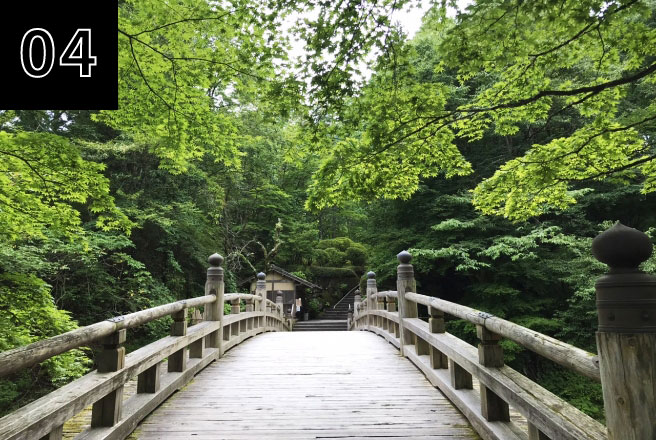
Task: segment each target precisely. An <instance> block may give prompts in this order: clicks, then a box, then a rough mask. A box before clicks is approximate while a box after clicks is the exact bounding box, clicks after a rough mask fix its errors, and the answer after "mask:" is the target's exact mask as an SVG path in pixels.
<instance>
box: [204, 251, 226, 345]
mask: <svg viewBox="0 0 656 440" xmlns="http://www.w3.org/2000/svg"><path fill="white" fill-rule="evenodd" d="M208 261H209V263H210V267H209V268H208V269H207V281H206V282H205V295H216V301H214V302H212V303H210V304H208V305H207V306H206V307H205V312H206V314H207V318H206V320H207V321H219V323H220V327H219V329H218V330H216V331H214V332H212V333H210V334H209V335H208V336H207V341H206V344H205V345H206V347H210V348H218V349H219V357H221V356H223V344H222V340H223V293H224V289H225V285H224V283H223V268H222V267H221V264H223V257H222V256H221V255H219V254H212V255H210V257H209V258H208Z"/></svg>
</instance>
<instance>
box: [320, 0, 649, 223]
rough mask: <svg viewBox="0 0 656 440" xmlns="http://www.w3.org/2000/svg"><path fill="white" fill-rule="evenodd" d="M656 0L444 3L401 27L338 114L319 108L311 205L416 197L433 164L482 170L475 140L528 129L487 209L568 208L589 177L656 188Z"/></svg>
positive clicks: (448, 171) (477, 193) (485, 201)
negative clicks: (416, 24) (411, 27)
mask: <svg viewBox="0 0 656 440" xmlns="http://www.w3.org/2000/svg"><path fill="white" fill-rule="evenodd" d="M655 10H656V7H655V4H654V2H653V1H652V0H643V1H619V0H618V1H610V2H609V1H602V0H589V1H584V2H579V1H566V2H551V1H537V2H530V3H526V2H523V1H521V0H506V1H501V2H488V1H478V2H474V3H472V4H471V5H469V6H468V7H467V10H466V11H459V13H458V15H457V17H456V19H455V20H453V19H450V18H447V15H446V9H445V5H444V3H443V4H442V6H441V7H438V6H435V7H434V9H433V10H432V11H431V13H429V14H428V15H427V16H426V17H425V19H424V23H423V28H422V30H421V32H419V33H418V34H417V36H416V37H415V38H414V39H413V40H411V41H406V40H405V39H404V38H403V36H402V35H400V34H399V33H398V32H395V30H393V29H392V30H390V33H389V35H388V38H387V39H386V40H385V42H386V46H385V47H384V48H383V50H382V54H381V55H380V56H379V58H378V59H377V62H376V65H375V72H374V74H373V76H372V77H371V79H370V80H369V81H368V82H367V84H366V85H364V86H363V87H362V88H361V89H360V90H359V91H358V93H357V94H356V93H354V97H353V98H352V99H350V100H348V101H345V102H340V105H338V106H337V105H335V106H332V107H331V110H332V113H330V115H331V117H332V120H337V121H339V122H331V123H328V122H326V121H328V120H330V118H323V119H321V120H318V121H315V124H314V127H313V132H312V135H311V136H310V137H309V138H308V145H309V146H308V148H309V149H310V150H312V151H317V152H318V153H319V154H320V155H321V162H320V165H319V168H318V170H317V172H316V173H315V174H314V176H313V181H312V185H311V186H310V197H309V198H308V201H307V206H308V208H311V209H321V208H323V207H326V206H331V205H339V204H342V203H344V202H346V201H352V200H354V199H364V200H371V199H373V198H387V199H402V200H407V199H408V198H409V197H410V196H411V195H412V194H413V193H415V192H416V191H418V190H419V188H420V182H421V179H422V178H423V179H425V178H430V177H434V176H437V175H438V174H442V175H444V176H446V177H456V176H463V175H467V174H470V173H472V171H473V169H472V166H471V163H470V162H469V161H468V160H466V158H465V154H464V153H466V152H467V150H468V149H469V145H471V144H477V143H478V141H482V140H483V139H484V138H486V139H487V138H489V136H490V135H496V136H503V137H506V138H507V139H510V138H513V137H516V136H517V135H518V134H519V133H520V132H522V131H528V136H523V137H522V138H520V139H518V141H519V145H518V146H517V147H515V148H514V151H511V152H510V155H509V157H506V158H504V160H503V161H497V162H496V163H497V165H496V166H495V167H494V168H495V169H496V172H495V173H494V174H493V175H491V176H487V178H485V179H483V180H482V181H479V182H477V184H478V185H477V186H476V188H475V189H474V198H473V203H474V205H475V206H476V207H477V208H478V209H480V210H481V211H482V212H484V213H486V214H497V215H502V216H504V217H506V218H509V219H512V220H524V219H527V218H529V217H533V216H536V215H540V214H544V213H548V212H550V211H552V210H554V209H557V210H563V209H565V208H567V207H569V206H571V205H572V204H573V203H575V202H576V200H578V199H580V196H581V193H576V192H572V189H576V185H577V183H578V182H589V181H595V180H610V181H613V182H615V183H621V184H626V183H632V182H636V181H641V182H642V191H643V192H645V193H646V192H651V191H653V190H654V188H656V185H654V181H655V180H656V174H654V171H655V170H656V165H655V163H656V155H654V145H653V142H652V136H651V135H650V134H651V133H653V130H654V128H655V125H654V124H655V121H656V104H654V97H655V96H656V95H655V93H654V90H655V89H654V83H655V81H656V75H654V73H655V72H656V65H654V63H653V59H652V58H653V57H651V54H653V49H654V48H655V47H656V27H655V26H654V23H655V21H654V11H655ZM322 86H323V87H325V88H326V90H324V92H323V93H324V94H327V93H329V92H328V91H327V90H331V91H334V88H331V84H322ZM321 96H323V95H321ZM325 102H326V103H330V100H329V99H326V101H325ZM563 120H571V122H570V123H569V124H562V123H561V122H562V121H563ZM468 144H469V145H468ZM488 148H489V147H488ZM499 165H500V166H499Z"/></svg>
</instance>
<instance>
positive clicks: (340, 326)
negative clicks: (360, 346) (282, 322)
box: [293, 286, 357, 332]
mask: <svg viewBox="0 0 656 440" xmlns="http://www.w3.org/2000/svg"><path fill="white" fill-rule="evenodd" d="M356 289H357V286H356V287H354V288H353V289H351V290H350V291H349V293H348V294H346V295H344V297H343V298H342V299H341V300H339V302H338V303H337V304H335V305H334V306H333V307H331V308H329V309H327V310H324V311H323V313H322V314H321V318H320V319H313V320H310V321H299V322H297V323H296V324H295V325H294V329H293V331H295V332H298V331H315V332H321V331H346V330H347V328H346V319H347V317H348V312H349V307H350V308H351V311H352V310H353V301H354V300H355V291H356Z"/></svg>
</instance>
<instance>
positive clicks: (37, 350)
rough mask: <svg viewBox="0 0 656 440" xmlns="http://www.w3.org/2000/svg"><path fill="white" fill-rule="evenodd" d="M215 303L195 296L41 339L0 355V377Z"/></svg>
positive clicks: (213, 299)
mask: <svg viewBox="0 0 656 440" xmlns="http://www.w3.org/2000/svg"><path fill="white" fill-rule="evenodd" d="M214 301H216V295H206V296H199V297H197V298H191V299H184V300H182V301H176V302H172V303H169V304H164V305H161V306H157V307H153V308H150V309H146V310H141V311H139V312H134V313H130V314H128V315H121V316H117V317H114V318H111V319H108V320H105V321H101V322H97V323H95V324H91V325H88V326H86V327H80V328H77V329H75V330H71V331H69V332H66V333H62V334H61V335H57V336H53V337H51V338H47V339H42V340H40V341H37V342H34V343H32V344H30V345H26V346H23V347H18V348H15V349H13V350H8V351H4V352H2V353H0V377H2V376H6V375H8V374H11V373H14V372H16V371H18V370H21V369H23V368H27V367H31V366H32V365H35V364H38V363H40V362H43V361H45V360H46V359H50V358H51V357H53V356H57V355H58V354H62V353H64V352H66V351H68V350H72V349H74V348H78V347H83V346H85V345H87V344H89V343H90V342H93V341H96V340H98V339H101V338H103V337H105V336H109V335H111V334H112V333H115V332H117V331H119V330H122V329H126V328H132V327H137V326H139V325H142V324H145V323H148V322H150V321H154V320H156V319H159V318H163V317H165V316H168V315H172V314H173V313H176V312H179V311H181V310H184V309H185V308H190V307H199V306H202V305H205V304H208V303H211V302H214Z"/></svg>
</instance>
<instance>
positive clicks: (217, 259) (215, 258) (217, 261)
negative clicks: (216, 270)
mask: <svg viewBox="0 0 656 440" xmlns="http://www.w3.org/2000/svg"><path fill="white" fill-rule="evenodd" d="M207 261H208V262H209V263H210V266H212V267H219V266H221V265H222V264H223V257H222V256H221V255H219V254H217V253H214V254H212V255H210V256H209V258H208V259H207Z"/></svg>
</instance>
